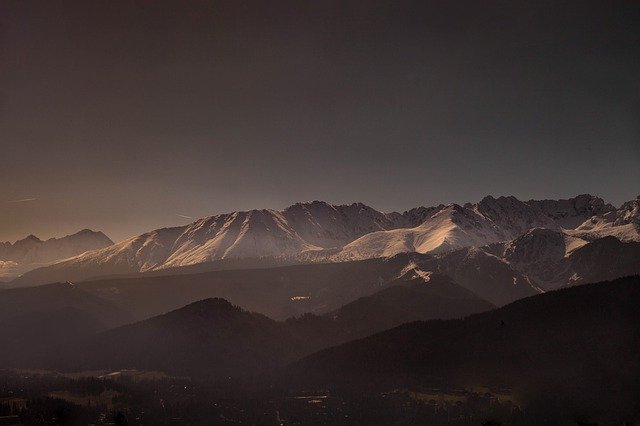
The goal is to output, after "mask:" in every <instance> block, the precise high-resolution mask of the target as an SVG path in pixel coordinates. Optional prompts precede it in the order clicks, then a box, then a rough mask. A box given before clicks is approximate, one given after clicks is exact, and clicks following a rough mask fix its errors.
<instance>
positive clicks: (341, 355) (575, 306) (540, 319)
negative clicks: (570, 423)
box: [288, 276, 640, 418]
mask: <svg viewBox="0 0 640 426" xmlns="http://www.w3.org/2000/svg"><path fill="white" fill-rule="evenodd" d="M639 305H640V277H638V276H634V277H629V278H622V279H618V280H615V281H611V282H604V283H599V284H588V285H584V286H578V287H572V288H567V289H563V290H558V291H554V292H550V293H546V294H542V295H539V296H534V297H530V298H527V299H523V300H520V301H517V302H514V303H512V304H510V305H508V306H505V307H503V308H501V309H498V310H494V311H490V312H486V313H482V314H478V315H473V316H470V317H468V318H465V319H464V320H450V321H428V322H415V323H411V324H405V325H402V326H400V327H397V328H394V329H391V330H388V331H386V332H383V333H379V334H375V335H373V336H370V337H367V338H364V339H362V340H357V341H354V342H350V343H347V344H344V345H342V346H339V347H334V348H330V349H326V350H324V351H321V352H319V353H316V354H314V355H311V356H309V357H307V358H305V359H303V360H301V361H299V362H297V363H296V364H294V365H293V366H292V367H291V369H290V375H289V377H288V380H289V381H290V383H298V384H299V385H300V386H302V387H305V388H310V387H316V386H322V387H348V388H356V389H357V388H361V387H364V386H378V387H380V388H396V387H404V386H425V387H439V388H456V387H465V386H466V387H468V386H477V385H483V386H495V387H507V388H513V389H515V390H516V392H517V393H518V394H519V395H521V396H522V398H524V399H525V400H526V401H528V403H530V404H533V405H535V404H536V403H539V404H543V405H544V404H550V405H549V409H550V410H551V409H552V408H551V407H553V406H554V405H558V406H563V407H564V408H565V409H566V410H577V411H576V412H590V411H589V410H595V411H593V412H591V413H592V414H593V415H594V416H603V415H604V416H605V418H606V414H607V413H608V414H616V415H620V416H622V417H623V418H624V417H625V416H632V415H634V413H635V414H638V413H640V404H639V403H638V401H637V399H636V398H635V396H636V395H638V394H640V349H639V348H640V310H639V309H638V306H639ZM596 411H597V412H596ZM567 412H568V411H567ZM627 418H631V417H627Z"/></svg>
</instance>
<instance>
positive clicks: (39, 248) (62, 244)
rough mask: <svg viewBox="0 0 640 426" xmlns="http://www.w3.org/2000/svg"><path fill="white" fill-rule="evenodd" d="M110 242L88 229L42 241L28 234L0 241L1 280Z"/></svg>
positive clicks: (104, 245) (106, 245)
mask: <svg viewBox="0 0 640 426" xmlns="http://www.w3.org/2000/svg"><path fill="white" fill-rule="evenodd" d="M112 244H113V241H111V239H109V237H107V236H106V235H105V234H103V233H102V232H94V231H91V230H89V229H84V230H82V231H80V232H77V233H75V234H72V235H67V236H65V237H62V238H50V239H48V240H45V241H42V240H41V239H39V238H38V237H36V236H34V235H29V236H28V237H26V238H24V239H22V240H18V241H16V242H15V243H13V244H11V243H10V242H0V279H4V280H8V279H10V278H14V277H17V276H18V275H20V274H23V273H25V272H27V271H30V270H32V269H35V268H39V267H42V266H44V265H48V264H51V263H54V262H57V261H61V260H63V259H67V258H70V257H74V256H77V255H79V254H82V253H84V252H87V251H91V250H96V249H101V248H104V247H108V246H110V245H112Z"/></svg>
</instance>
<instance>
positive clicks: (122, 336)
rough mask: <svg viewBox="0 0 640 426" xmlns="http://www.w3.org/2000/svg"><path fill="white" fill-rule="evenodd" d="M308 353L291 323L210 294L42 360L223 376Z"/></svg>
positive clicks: (74, 366) (67, 366)
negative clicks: (253, 311)
mask: <svg viewBox="0 0 640 426" xmlns="http://www.w3.org/2000/svg"><path fill="white" fill-rule="evenodd" d="M302 352H303V345H302V343H301V342H300V341H299V340H297V339H296V338H295V337H294V336H293V335H292V334H291V333H290V331H289V330H288V329H287V327H286V325H285V324H283V323H279V322H276V321H273V320H271V319H269V318H267V317H265V316H264V315H260V314H256V313H252V312H247V311H244V310H242V309H240V308H238V307H236V306H233V305H231V304H230V303H229V302H227V301H226V300H223V299H205V300H201V301H199V302H195V303H192V304H190V305H187V306H185V307H183V308H181V309H178V310H175V311H172V312H169V313H167V314H165V315H161V316H158V317H154V318H150V319H148V320H145V321H142V322H139V323H136V324H131V325H126V326H123V327H119V328H116V329H113V330H110V331H107V332H104V333H101V334H98V335H96V336H94V337H91V338H89V339H87V340H85V341H82V342H79V343H76V344H74V345H67V346H64V347H59V348H57V349H56V350H55V351H53V352H52V354H51V355H50V356H48V357H46V359H45V360H43V361H41V362H43V363H44V365H45V366H47V367H53V368H56V369H62V370H76V371H77V370H83V369H94V368H106V369H123V368H139V369H145V370H156V371H165V372H170V373H173V374H183V375H191V376H194V377H198V376H209V377H218V378H219V377H230V376H233V377H235V376H237V375H253V374H258V373H263V372H268V371H270V370H271V369H272V368H274V367H276V366H280V365H282V364H283V363H285V362H287V361H291V360H293V359H295V358H296V356H298V355H299V354H301V353H302Z"/></svg>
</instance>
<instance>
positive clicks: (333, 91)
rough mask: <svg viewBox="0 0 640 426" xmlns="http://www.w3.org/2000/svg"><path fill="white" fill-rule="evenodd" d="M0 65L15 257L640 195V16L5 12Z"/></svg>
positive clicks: (576, 8) (237, 2) (260, 6)
mask: <svg viewBox="0 0 640 426" xmlns="http://www.w3.org/2000/svg"><path fill="white" fill-rule="evenodd" d="M0 55H1V56H0V183H1V185H2V192H1V194H0V196H1V197H2V200H0V201H1V202H0V241H1V240H15V239H17V238H20V237H24V236H25V235H27V234H29V233H34V234H36V235H38V236H40V237H43V238H44V237H50V236H60V235H65V234H68V233H71V232H74V231H77V230H79V229H81V228H85V227H89V228H93V229H100V230H104V231H105V232H106V233H107V234H108V235H110V236H111V237H112V238H114V239H121V238H124V237H126V236H130V235H133V234H136V233H140V232H143V231H145V230H148V229H152V228H155V227H159V226H166V225H175V224H182V223H187V222H189V221H190V220H189V219H185V218H182V217H180V216H178V214H181V215H185V216H191V217H194V218H195V217H200V216H205V215H210V214H214V213H220V212H227V211H232V210H238V209H249V208H263V207H264V208H282V207H285V206H287V205H289V204H291V203H293V202H296V201H305V200H313V199H322V200H326V201H329V202H333V203H350V202H353V201H362V202H365V203H367V204H370V205H372V206H373V207H376V208H378V209H381V210H385V211H390V210H404V209H407V208H410V207H413V206H417V205H432V204H439V203H447V202H465V201H477V200H479V199H481V198H482V197H483V196H484V195H487V194H493V195H496V196H497V195H511V194H512V195H515V196H517V197H519V198H521V199H530V198H558V197H569V196H572V195H575V194H578V193H584V192H589V193H593V194H597V195H600V196H602V197H604V198H606V199H607V200H609V201H611V202H613V203H615V204H620V203H621V202H622V201H624V200H628V199H631V198H635V196H636V195H638V193H640V185H639V183H640V2H637V1H627V2H625V1H610V0H607V1H602V2H592V1H584V0H579V1H574V2H566V1H526V2H524V1H522V2H518V1H515V2H514V1H452V0H446V1H427V0H420V1H415V2H406V1H388V2H375V1H366V2H365V1H313V2H305V1H300V0H291V1H241V0H233V1H208V2H200V1H182V0H180V1H173V2H170V1H156V0H154V1H151V0H148V1H131V0H126V1H111V0H109V1H86V0H82V1H78V2H65V1H25V0H19V1H10V0H3V1H2V2H0ZM31 198H35V200H31V201H22V202H13V201H16V200H24V199H31Z"/></svg>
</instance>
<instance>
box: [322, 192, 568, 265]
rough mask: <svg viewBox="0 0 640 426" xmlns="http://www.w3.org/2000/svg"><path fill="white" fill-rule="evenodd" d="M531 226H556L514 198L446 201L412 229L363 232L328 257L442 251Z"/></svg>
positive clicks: (512, 235) (506, 237) (511, 234)
mask: <svg viewBox="0 0 640 426" xmlns="http://www.w3.org/2000/svg"><path fill="white" fill-rule="evenodd" d="M534 227H545V228H551V229H557V228H559V227H558V225H557V224H556V223H555V222H554V221H553V220H552V219H551V218H549V217H548V216H546V215H545V214H543V213H542V212H540V211H539V209H537V208H535V207H532V206H530V205H528V204H526V203H523V202H522V201H519V200H518V199H516V198H515V197H499V198H497V199H496V198H493V197H490V196H489V197H485V198H484V199H483V200H482V201H480V202H479V203H477V204H465V205H464V207H462V206H459V205H457V204H450V205H448V206H446V207H444V208H442V209H441V210H439V211H437V212H436V213H435V214H434V215H432V216H431V217H429V218H427V219H426V220H425V221H424V222H423V223H422V224H420V225H419V226H416V227H413V228H403V229H395V230H391V231H380V232H374V233H371V234H367V235H365V236H363V237H361V238H359V239H358V240H356V241H354V242H352V243H350V244H348V245H347V246H345V247H344V249H343V250H342V251H341V252H340V253H337V254H335V255H332V256H331V258H332V259H338V260H345V259H364V258H369V257H384V256H393V255H395V254H397V253H402V252H407V251H415V252H418V253H443V252H447V251H451V250H455V249H459V248H462V247H479V246H484V245H488V244H491V243H496V242H499V241H506V240H509V239H512V238H515V237H516V236H518V235H520V234H522V233H523V232H526V231H527V230H529V229H531V228H534Z"/></svg>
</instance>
